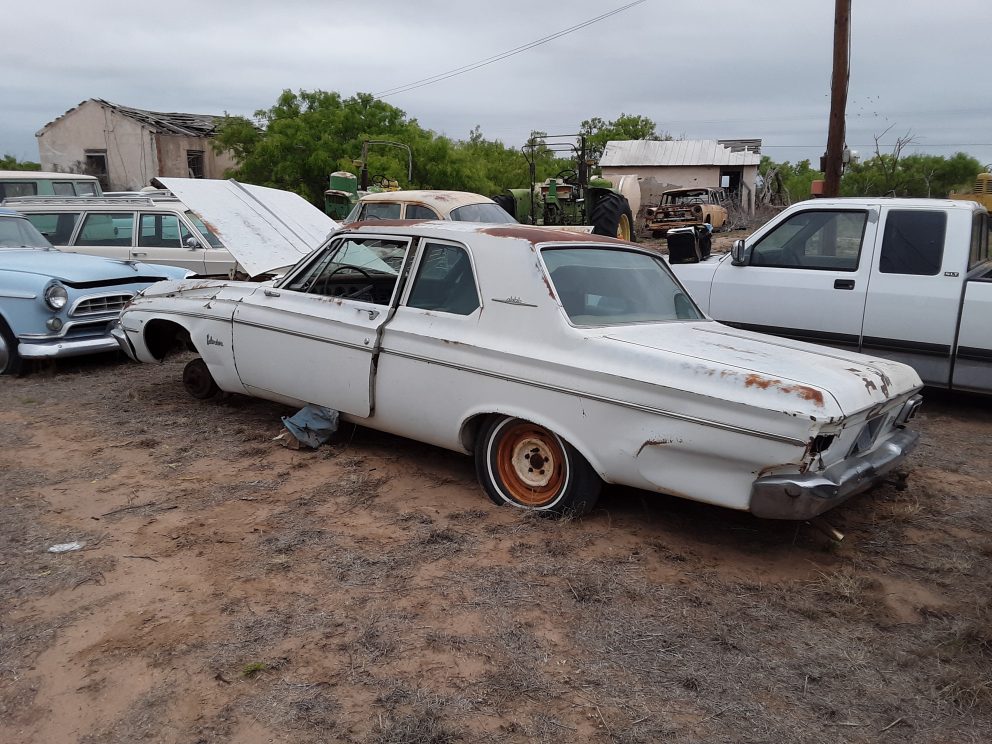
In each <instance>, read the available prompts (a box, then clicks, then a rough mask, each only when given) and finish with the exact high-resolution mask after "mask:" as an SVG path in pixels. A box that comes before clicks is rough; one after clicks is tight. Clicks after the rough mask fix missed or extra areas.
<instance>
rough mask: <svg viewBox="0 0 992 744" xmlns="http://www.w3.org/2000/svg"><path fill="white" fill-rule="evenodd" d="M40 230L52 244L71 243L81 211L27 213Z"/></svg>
mask: <svg viewBox="0 0 992 744" xmlns="http://www.w3.org/2000/svg"><path fill="white" fill-rule="evenodd" d="M25 216H26V217H27V218H28V219H29V220H30V221H31V224H32V225H34V226H35V227H36V228H37V229H38V232H40V233H41V234H42V235H44V236H45V237H46V238H48V242H49V243H51V244H52V245H69V238H71V237H72V231H73V229H74V228H75V227H76V222H78V221H79V212H54V213H48V214H42V213H39V214H28V215H25Z"/></svg>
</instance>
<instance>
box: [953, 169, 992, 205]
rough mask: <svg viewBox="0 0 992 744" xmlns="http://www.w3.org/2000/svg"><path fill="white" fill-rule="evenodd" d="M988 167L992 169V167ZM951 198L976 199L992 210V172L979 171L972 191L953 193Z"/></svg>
mask: <svg viewBox="0 0 992 744" xmlns="http://www.w3.org/2000/svg"><path fill="white" fill-rule="evenodd" d="M987 167H989V168H990V170H992V167H990V166H987ZM950 198H951V199H965V200H968V201H976V202H978V203H979V204H982V205H983V206H984V207H985V208H986V209H987V210H989V212H992V173H990V172H988V171H986V172H985V173H979V174H978V177H977V178H976V179H975V187H974V188H973V189H972V190H971V193H966V194H951V196H950Z"/></svg>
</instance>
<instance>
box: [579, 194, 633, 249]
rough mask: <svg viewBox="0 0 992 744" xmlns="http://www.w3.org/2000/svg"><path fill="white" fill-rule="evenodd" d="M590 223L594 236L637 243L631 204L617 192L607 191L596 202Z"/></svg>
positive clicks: (590, 216)
mask: <svg viewBox="0 0 992 744" xmlns="http://www.w3.org/2000/svg"><path fill="white" fill-rule="evenodd" d="M589 221H590V222H591V223H592V232H593V234H594V235H608V236H610V237H611V238H620V239H621V240H630V241H636V236H635V235H634V217H633V215H632V214H631V212H630V204H628V203H627V200H626V199H625V198H624V197H623V196H622V195H620V194H618V193H616V192H615V191H607V192H605V193H604V194H602V195H601V196H600V197H599V198H598V199H597V200H596V204H595V206H594V207H593V208H592V214H590V215H589Z"/></svg>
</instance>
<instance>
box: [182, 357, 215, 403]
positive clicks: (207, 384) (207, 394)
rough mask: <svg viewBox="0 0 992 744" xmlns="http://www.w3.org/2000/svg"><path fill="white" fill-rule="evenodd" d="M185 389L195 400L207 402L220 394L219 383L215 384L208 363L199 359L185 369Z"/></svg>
mask: <svg viewBox="0 0 992 744" xmlns="http://www.w3.org/2000/svg"><path fill="white" fill-rule="evenodd" d="M183 387H184V388H186V392H187V393H189V394H190V395H192V396H193V397H194V398H199V399H200V400H206V399H207V398H212V397H213V396H215V395H217V393H218V392H220V388H219V387H217V383H216V382H214V378H213V375H211V374H210V370H209V369H208V368H207V363H206V362H204V361H203V359H201V358H200V357H197V358H196V359H194V360H193V361H191V362H190V363H189V364H187V365H186V367H185V368H184V369H183Z"/></svg>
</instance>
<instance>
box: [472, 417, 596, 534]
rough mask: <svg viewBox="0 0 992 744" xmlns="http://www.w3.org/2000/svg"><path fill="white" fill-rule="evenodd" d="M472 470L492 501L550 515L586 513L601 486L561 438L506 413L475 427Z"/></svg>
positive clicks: (580, 456) (570, 446)
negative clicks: (477, 433)
mask: <svg viewBox="0 0 992 744" xmlns="http://www.w3.org/2000/svg"><path fill="white" fill-rule="evenodd" d="M475 471H476V475H477V476H478V478H479V482H480V483H481V484H482V487H483V489H484V490H485V492H486V495H488V496H489V498H490V499H492V501H493V502H494V503H496V504H499V505H500V506H502V505H504V504H510V505H512V506H516V507H519V508H521V509H529V510H532V511H538V512H546V513H548V514H553V515H556V516H580V515H582V514H586V513H587V512H589V511H590V510H591V509H592V508H593V507H594V506H595V505H596V500H597V499H598V498H599V492H600V490H601V489H602V487H603V482H602V481H601V480H600V478H599V476H598V475H597V474H596V471H595V470H593V469H592V467H591V466H590V465H589V463H588V462H586V459H585V458H584V457H583V456H582V455H580V454H579V452H578V451H577V450H576V449H575V448H574V447H572V445H570V444H569V443H568V442H566V441H565V440H564V439H562V438H561V437H559V436H558V435H557V434H555V433H554V432H552V431H548V430H547V429H545V428H544V427H543V426H539V425H537V424H534V423H531V422H530V421H526V420H524V419H520V418H512V417H508V416H494V417H493V418H491V419H490V420H489V421H488V422H487V423H486V424H485V425H484V426H483V427H482V428H481V430H480V431H479V436H478V438H477V440H476V446H475Z"/></svg>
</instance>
